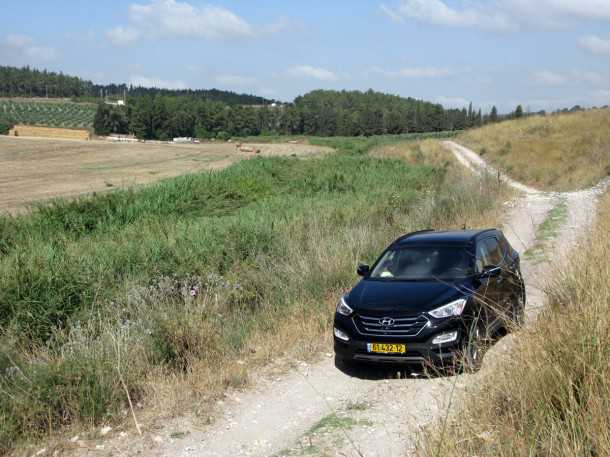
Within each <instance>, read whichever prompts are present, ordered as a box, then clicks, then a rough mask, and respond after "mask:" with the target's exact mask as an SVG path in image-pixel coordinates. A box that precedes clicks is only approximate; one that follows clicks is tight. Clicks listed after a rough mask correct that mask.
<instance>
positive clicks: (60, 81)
mask: <svg viewBox="0 0 610 457" xmlns="http://www.w3.org/2000/svg"><path fill="white" fill-rule="evenodd" d="M125 94H128V95H129V96H132V97H140V96H144V95H150V96H157V95H162V96H170V97H177V96H186V97H190V98H194V99H200V100H210V101H219V102H223V103H226V104H228V105H269V104H271V103H273V102H274V101H273V100H269V99H266V98H264V97H259V96H256V95H248V94H237V93H235V92H230V91H223V90H217V89H196V90H193V89H184V90H172V89H159V88H155V87H140V86H133V85H127V84H94V83H92V82H91V81H86V80H83V79H81V78H79V77H77V76H69V75H64V74H63V73H55V72H52V71H47V70H37V69H33V68H30V67H23V68H16V67H8V66H0V97H54V98H72V99H77V100H87V101H93V100H99V99H104V100H105V99H119V98H123V96H124V95H125Z"/></svg>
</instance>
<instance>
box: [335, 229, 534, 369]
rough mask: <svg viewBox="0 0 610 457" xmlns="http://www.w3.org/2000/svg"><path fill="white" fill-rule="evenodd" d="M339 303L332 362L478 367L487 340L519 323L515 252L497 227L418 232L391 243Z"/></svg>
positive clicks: (521, 298)
mask: <svg viewBox="0 0 610 457" xmlns="http://www.w3.org/2000/svg"><path fill="white" fill-rule="evenodd" d="M357 273H358V274H359V275H360V276H362V277H363V279H362V280H361V281H360V282H359V283H358V284H357V285H356V286H355V287H354V288H353V289H352V290H351V291H350V292H349V293H346V294H345V295H343V297H341V300H340V301H339V304H338V305H337V311H336V313H335V322H334V340H335V358H336V362H337V364H338V365H343V366H345V365H347V364H350V363H351V362H357V361H368V362H389V363H402V364H422V363H432V364H434V365H435V366H444V367H455V366H456V362H459V364H460V365H461V366H462V367H463V368H465V369H467V370H469V371H474V370H476V369H478V368H479V366H480V364H481V359H482V356H483V351H482V348H483V347H484V344H485V342H486V341H488V340H489V339H490V338H492V337H493V336H494V335H498V334H499V333H500V332H501V331H509V330H510V329H511V327H512V324H513V323H517V324H518V323H520V322H521V321H522V318H523V312H524V306H525V287H524V284H523V279H522V276H521V270H520V267H519V254H518V253H517V251H515V250H514V249H513V248H512V247H511V245H510V244H509V242H508V241H507V240H506V238H505V237H504V234H503V233H502V232H501V231H500V230H497V229H487V230H462V231H445V232H437V231H433V230H423V231H419V232H413V233H409V234H407V235H404V236H401V237H400V238H398V239H397V240H396V241H394V242H393V243H392V244H391V245H390V246H389V247H388V248H387V249H386V250H385V251H384V252H383V254H381V256H380V257H379V259H378V260H377V261H376V262H375V264H374V265H373V266H372V267H369V266H368V265H359V266H358V270H357Z"/></svg>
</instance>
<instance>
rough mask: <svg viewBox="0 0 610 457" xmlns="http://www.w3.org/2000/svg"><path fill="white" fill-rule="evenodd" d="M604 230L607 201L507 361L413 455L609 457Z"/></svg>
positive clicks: (608, 278)
mask: <svg viewBox="0 0 610 457" xmlns="http://www.w3.org/2000/svg"><path fill="white" fill-rule="evenodd" d="M609 223H610V193H608V194H607V195H606V196H605V199H604V200H603V203H602V206H601V209H600V214H599V220H598V223H597V227H596V229H595V231H594V233H593V234H592V236H591V237H590V238H589V239H588V240H587V241H586V242H585V243H584V244H583V246H582V247H581V248H580V249H579V250H578V251H577V253H576V255H574V256H573V260H572V261H571V263H570V264H569V265H568V266H567V267H564V268H562V269H560V270H559V272H558V273H557V274H556V276H555V278H554V280H553V281H552V283H551V285H550V286H549V287H548V290H547V294H548V297H549V304H548V306H547V308H546V309H545V310H544V311H543V313H542V314H541V315H540V317H539V318H538V321H537V322H536V324H535V325H533V326H532V327H531V328H529V329H527V330H523V331H522V332H521V333H520V334H519V335H518V336H517V343H516V346H515V347H514V349H513V353H512V357H511V358H510V360H508V361H507V362H506V363H503V364H498V367H497V370H496V371H494V372H493V373H491V374H490V375H489V377H488V378H486V379H485V380H484V381H483V383H482V386H481V389H480V390H479V391H477V393H476V394H471V395H470V396H468V397H467V398H466V403H465V407H464V408H463V410H461V411H458V412H457V413H456V414H455V416H454V418H453V419H452V420H451V421H450V423H449V427H448V430H447V432H446V434H445V435H444V437H443V438H442V439H441V437H440V436H439V434H438V431H433V430H432V429H429V430H428V435H427V437H426V445H425V447H424V448H423V449H421V452H420V455H423V456H426V457H432V456H435V457H436V456H447V457H453V456H456V457H457V456H493V457H496V456H497V457H509V456H510V457H521V456H523V457H525V456H528V457H533V456H540V457H542V456H544V457H546V456H557V457H559V456H561V457H584V456H587V457H593V456H594V457H604V456H610V261H609V259H610V232H608V229H607V227H608V224H609Z"/></svg>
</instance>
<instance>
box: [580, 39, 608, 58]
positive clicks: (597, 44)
mask: <svg viewBox="0 0 610 457" xmlns="http://www.w3.org/2000/svg"><path fill="white" fill-rule="evenodd" d="M578 43H579V44H580V47H582V48H583V49H586V50H587V51H589V52H591V53H593V54H610V40H604V39H603V38H600V37H598V36H595V35H587V36H584V37H582V38H581V39H580V40H579V42H578Z"/></svg>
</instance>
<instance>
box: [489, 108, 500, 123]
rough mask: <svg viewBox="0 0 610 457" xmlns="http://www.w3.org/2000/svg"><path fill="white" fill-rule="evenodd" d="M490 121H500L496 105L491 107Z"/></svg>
mask: <svg viewBox="0 0 610 457" xmlns="http://www.w3.org/2000/svg"><path fill="white" fill-rule="evenodd" d="M489 122H498V109H497V108H496V106H495V105H494V106H492V107H491V112H490V113H489Z"/></svg>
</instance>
